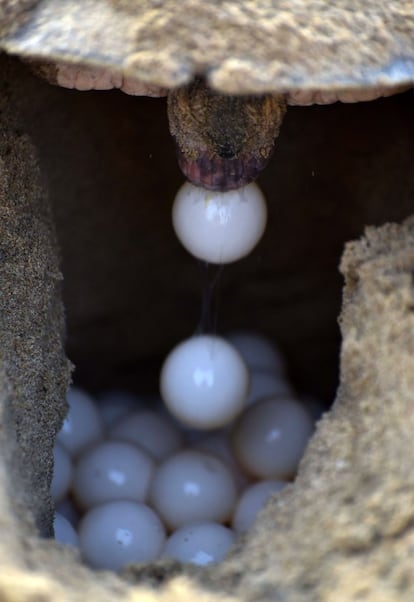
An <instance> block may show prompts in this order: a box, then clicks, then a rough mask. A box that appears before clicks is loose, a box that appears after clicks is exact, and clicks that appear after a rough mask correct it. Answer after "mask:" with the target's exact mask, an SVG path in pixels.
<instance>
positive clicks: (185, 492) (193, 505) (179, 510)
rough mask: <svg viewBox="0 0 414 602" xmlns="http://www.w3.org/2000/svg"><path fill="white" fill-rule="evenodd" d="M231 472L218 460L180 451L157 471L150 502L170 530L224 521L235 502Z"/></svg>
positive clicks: (213, 457)
mask: <svg viewBox="0 0 414 602" xmlns="http://www.w3.org/2000/svg"><path fill="white" fill-rule="evenodd" d="M236 498H237V492H236V485H235V482H234V478H233V476H232V474H231V472H230V469H229V468H228V467H227V466H226V465H225V464H224V462H222V461H221V460H219V459H218V458H217V457H215V456H213V455H211V454H206V453H202V452H198V451H195V450H183V451H181V452H178V453H177V454H175V455H174V456H172V457H170V458H168V459H167V460H165V461H164V462H163V463H162V464H161V465H160V466H159V467H158V469H157V470H156V472H155V476H154V479H153V481H152V485H151V492H150V500H151V502H152V505H153V506H154V508H155V510H156V511H157V512H158V513H159V514H160V516H161V517H162V518H163V520H164V521H165V523H166V524H167V526H168V527H170V528H171V529H176V528H178V527H181V526H183V525H185V524H186V523H190V522H194V521H214V522H225V521H226V520H227V519H228V518H229V517H230V515H231V513H232V510H233V507H234V505H235V503H236Z"/></svg>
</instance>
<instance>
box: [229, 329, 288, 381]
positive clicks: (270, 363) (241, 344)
mask: <svg viewBox="0 0 414 602" xmlns="http://www.w3.org/2000/svg"><path fill="white" fill-rule="evenodd" d="M226 338H227V340H228V341H229V342H230V343H231V344H232V345H234V346H235V347H236V349H237V351H238V352H239V353H240V355H241V356H242V358H243V359H244V361H245V362H246V364H247V366H248V367H249V368H250V370H263V371H267V372H274V373H276V374H280V375H283V374H284V373H285V369H286V366H285V360H284V357H283V355H282V352H281V351H280V350H279V349H278V347H277V346H276V345H275V344H274V343H273V342H272V341H270V340H269V339H268V338H267V337H265V336H263V335H261V334H258V333H256V332H250V331H248V330H246V331H245V330H239V331H235V332H231V333H230V334H229V335H228V336H227V337H226Z"/></svg>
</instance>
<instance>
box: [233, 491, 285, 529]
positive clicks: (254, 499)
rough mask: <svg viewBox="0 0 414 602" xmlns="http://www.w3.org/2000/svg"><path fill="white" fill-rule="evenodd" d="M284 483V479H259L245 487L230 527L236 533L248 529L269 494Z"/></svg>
mask: <svg viewBox="0 0 414 602" xmlns="http://www.w3.org/2000/svg"><path fill="white" fill-rule="evenodd" d="M286 485H287V482H286V481H260V483H254V485H251V486H250V487H248V488H247V489H245V490H244V491H243V493H242V495H241V496H240V499H239V501H238V502H237V506H236V508H235V510H234V515H233V522H232V527H233V529H234V530H235V531H236V533H245V532H246V531H248V530H249V529H250V527H251V526H252V525H253V523H254V521H255V520H256V517H257V515H258V513H259V512H260V510H261V509H262V508H263V507H264V505H265V504H266V502H267V500H268V499H269V498H270V496H271V495H272V494H273V493H276V492H277V491H280V490H281V489H283V488H284V487H285V486H286Z"/></svg>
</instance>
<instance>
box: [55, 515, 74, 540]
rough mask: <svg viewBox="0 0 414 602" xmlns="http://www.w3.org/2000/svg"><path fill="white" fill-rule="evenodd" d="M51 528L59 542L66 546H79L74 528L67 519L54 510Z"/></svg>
mask: <svg viewBox="0 0 414 602" xmlns="http://www.w3.org/2000/svg"><path fill="white" fill-rule="evenodd" d="M53 529H54V531H55V539H56V541H60V543H64V544H65V545H67V546H74V547H75V548H77V547H78V546H79V539H78V535H77V533H76V531H75V529H74V528H73V527H72V525H71V524H70V522H69V521H68V519H67V518H65V517H64V516H62V515H61V514H59V513H58V512H55V518H54V521H53Z"/></svg>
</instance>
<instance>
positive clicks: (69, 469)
mask: <svg viewBox="0 0 414 602" xmlns="http://www.w3.org/2000/svg"><path fill="white" fill-rule="evenodd" d="M228 341H231V343H232V344H233V345H234V346H235V347H236V349H238V351H239V353H240V355H241V356H242V357H243V360H244V362H245V365H247V366H248V374H249V375H250V382H251V385H252V386H251V388H250V389H249V393H248V396H247V398H246V400H245V402H244V407H243V410H242V411H241V412H240V414H239V415H238V416H237V418H236V419H235V420H233V421H232V422H231V423H230V424H229V425H227V426H226V427H222V428H214V429H211V430H208V431H206V430H200V429H196V428H190V427H188V426H187V425H185V424H183V423H181V424H180V423H179V422H178V421H177V419H176V418H175V417H173V416H172V415H171V414H169V413H168V412H167V411H166V409H165V407H164V406H163V404H162V402H161V400H159V399H153V400H148V399H144V398H139V397H137V396H135V395H132V394H131V393H128V392H124V391H111V392H107V393H106V394H104V395H101V396H100V397H99V398H97V399H94V398H92V396H90V395H89V394H87V393H86V392H84V391H83V390H80V389H77V388H72V389H71V390H70V391H69V392H68V396H67V399H68V403H69V408H70V409H69V413H68V416H67V417H66V419H65V421H64V424H63V427H62V429H61V431H60V432H59V434H58V437H57V441H56V445H55V450H54V457H55V470H54V475H53V480H52V486H51V493H52V497H53V499H54V501H55V505H56V518H55V536H56V539H58V540H59V541H61V542H63V543H66V544H71V545H75V546H78V547H79V549H80V551H81V555H82V557H83V559H84V561H85V562H86V563H87V564H89V565H90V566H92V567H94V568H98V569H112V570H120V569H122V568H123V567H124V566H126V565H127V564H130V563H133V562H150V561H152V560H155V559H157V558H160V557H171V558H176V559H178V560H180V561H182V562H192V563H195V564H198V565H206V564H209V563H211V562H219V561H220V560H222V558H223V557H224V556H225V555H226V553H227V552H228V550H229V548H230V547H231V545H232V543H233V542H234V540H235V538H236V537H237V536H238V535H240V534H242V533H244V532H246V531H247V530H248V529H249V528H250V526H251V525H252V524H253V522H254V520H255V518H256V515H257V513H258V512H259V510H260V509H261V508H262V507H263V506H264V504H265V503H266V501H267V500H268V499H269V497H270V496H271V495H272V494H273V493H275V492H277V491H280V490H281V489H282V488H283V487H284V486H285V485H286V484H287V483H288V482H289V481H291V480H292V479H293V478H294V475H295V472H296V469H297V465H298V463H299V461H300V458H301V457H302V454H303V451H304V448H305V446H306V444H307V441H308V439H309V437H310V435H311V434H312V431H313V420H312V418H311V415H310V414H309V412H308V410H307V409H306V408H305V407H304V406H303V405H302V403H301V402H300V401H299V400H298V399H297V397H296V396H295V393H294V392H293V390H292V387H291V385H290V384H289V382H288V381H287V379H286V376H285V374H284V366H283V361H282V358H281V355H280V354H279V353H278V351H277V350H276V349H275V348H274V347H273V346H272V345H271V344H270V343H269V342H268V341H267V340H266V339H264V338H263V337H261V336H259V335H255V334H254V335H253V334H241V333H239V334H235V335H233V336H229V338H228ZM255 375H259V378H255ZM264 375H265V376H266V377H267V378H262V379H261V378H260V376H264ZM255 383H259V384H255Z"/></svg>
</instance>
